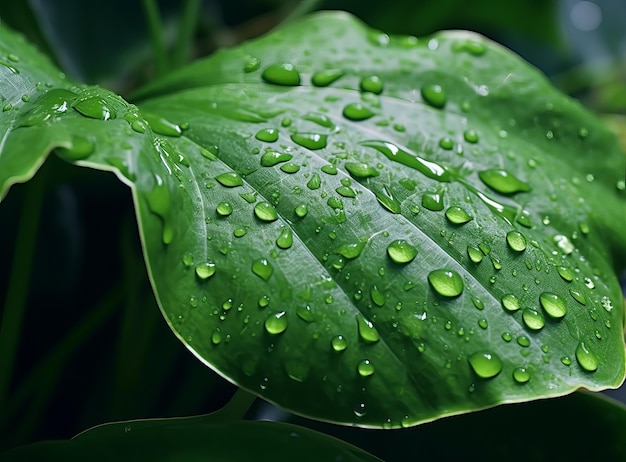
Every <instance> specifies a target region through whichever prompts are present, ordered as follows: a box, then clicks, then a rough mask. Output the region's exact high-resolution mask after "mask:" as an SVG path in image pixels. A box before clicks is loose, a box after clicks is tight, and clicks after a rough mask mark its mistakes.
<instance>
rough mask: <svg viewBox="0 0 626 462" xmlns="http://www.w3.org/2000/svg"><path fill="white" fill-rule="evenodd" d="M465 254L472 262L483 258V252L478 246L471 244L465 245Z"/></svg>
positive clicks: (477, 261)
mask: <svg viewBox="0 0 626 462" xmlns="http://www.w3.org/2000/svg"><path fill="white" fill-rule="evenodd" d="M467 255H468V256H469V258H470V260H472V261H473V262H474V263H480V262H481V261H482V260H483V254H482V252H481V251H480V249H479V248H478V247H474V246H473V245H468V246H467Z"/></svg>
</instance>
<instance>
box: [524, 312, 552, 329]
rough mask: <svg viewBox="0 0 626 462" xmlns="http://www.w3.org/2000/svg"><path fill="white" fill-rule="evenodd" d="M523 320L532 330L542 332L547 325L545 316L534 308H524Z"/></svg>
mask: <svg viewBox="0 0 626 462" xmlns="http://www.w3.org/2000/svg"><path fill="white" fill-rule="evenodd" d="M522 319H523V320H524V324H526V327H528V328H529V329H532V330H541V329H543V326H545V324H546V320H545V319H544V317H543V314H541V312H539V311H537V310H534V309H532V308H524V309H523V310H522Z"/></svg>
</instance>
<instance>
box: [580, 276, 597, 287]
mask: <svg viewBox="0 0 626 462" xmlns="http://www.w3.org/2000/svg"><path fill="white" fill-rule="evenodd" d="M583 282H584V283H585V285H586V286H587V288H588V289H595V287H596V285H595V284H594V283H593V281H592V280H591V279H590V278H584V279H583Z"/></svg>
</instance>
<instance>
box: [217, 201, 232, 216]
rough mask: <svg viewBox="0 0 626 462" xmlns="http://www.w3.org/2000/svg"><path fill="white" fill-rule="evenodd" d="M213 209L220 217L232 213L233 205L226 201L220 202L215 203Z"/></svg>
mask: <svg viewBox="0 0 626 462" xmlns="http://www.w3.org/2000/svg"><path fill="white" fill-rule="evenodd" d="M215 211H216V212H217V214H218V215H219V216H221V217H228V216H230V215H231V214H232V213H233V206H232V205H230V204H229V203H228V202H220V203H219V204H217V207H216V208H215Z"/></svg>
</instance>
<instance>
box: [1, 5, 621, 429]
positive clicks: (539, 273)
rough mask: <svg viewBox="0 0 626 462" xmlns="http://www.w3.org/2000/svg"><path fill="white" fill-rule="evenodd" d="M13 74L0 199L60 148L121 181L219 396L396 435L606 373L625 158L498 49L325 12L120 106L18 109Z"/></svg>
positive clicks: (179, 319) (71, 103)
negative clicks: (400, 32)
mask: <svg viewBox="0 0 626 462" xmlns="http://www.w3.org/2000/svg"><path fill="white" fill-rule="evenodd" d="M5 35H6V32H5ZM5 40H8V39H5ZM25 74H27V72H26V67H25V68H24V72H22V73H20V74H14V75H10V76H9V77H10V79H13V80H14V81H16V82H20V84H19V85H22V86H23V88H24V90H23V91H28V92H29V94H30V96H31V98H30V102H28V103H23V104H22V103H20V102H19V98H18V100H17V104H14V108H13V109H12V110H10V111H7V112H5V113H3V114H2V119H1V120H2V121H3V123H4V124H5V126H6V127H8V130H6V129H5V130H6V132H5V134H4V135H3V139H5V140H6V143H5V144H4V148H3V150H2V151H1V152H0V163H1V164H2V165H3V169H2V172H3V173H2V175H5V178H3V179H2V182H3V184H4V189H6V187H7V185H8V184H10V183H11V182H13V181H16V178H17V180H24V179H26V178H27V175H25V174H22V175H17V174H15V173H14V171H15V170H18V171H19V169H18V167H19V168H25V169H26V172H28V173H29V174H32V171H33V168H34V167H35V166H36V165H37V162H40V159H41V157H42V156H43V155H45V153H46V152H47V151H48V150H49V149H52V148H54V147H56V146H61V147H63V148H65V149H64V150H62V152H61V153H60V154H61V155H62V156H63V157H64V158H66V159H68V160H73V161H75V162H77V163H78V164H80V165H86V166H92V167H95V168H99V169H111V170H114V171H116V172H117V173H118V175H119V176H120V177H121V178H122V179H123V180H124V181H125V182H126V183H128V184H129V185H131V187H132V188H133V194H134V198H135V203H136V208H137V215H138V220H139V225H140V231H141V236H142V240H143V245H144V251H145V256H146V261H147V263H148V269H149V273H150V276H151V279H152V282H153V287H154V290H155V293H156V296H157V299H158V301H159V304H160V306H161V308H162V310H163V313H164V315H165V317H166V319H167V321H168V323H169V324H170V325H171V327H172V329H173V330H174V332H175V333H176V335H177V336H178V337H179V338H180V339H181V341H183V342H184V343H185V344H186V345H187V346H188V347H189V348H190V349H191V351H193V352H194V353H195V354H196V355H197V356H198V357H199V358H200V359H201V360H202V361H204V362H205V363H206V364H207V365H209V366H210V367H212V368H213V369H215V370H216V371H218V372H219V373H220V374H222V375H223V376H224V377H226V378H228V379H229V380H231V381H233V382H234V383H236V384H238V385H240V386H242V387H244V388H246V389H248V390H250V391H252V392H254V393H257V394H259V395H261V396H263V397H264V398H266V399H268V400H270V401H273V402H276V403H278V404H279V405H281V406H283V407H285V408H287V409H290V410H292V411H295V412H297V413H300V414H304V415H309V416H312V417H315V418H319V419H323V420H331V421H336V422H345V423H353V424H356V425H362V426H386V427H398V426H407V425H413V424H416V423H419V422H424V421H428V420H432V419H436V418H438V417H441V416H444V415H450V414H457V413H462V412H467V411H470V410H475V409H481V408H484V407H489V406H493V405H496V404H500V403H509V402H517V401H525V400H530V399H536V398H541V397H548V396H558V395H563V394H566V393H569V392H571V391H572V390H574V389H576V388H578V387H585V388H588V389H592V390H598V389H602V388H606V387H617V386H619V384H620V383H621V382H622V380H623V377H624V344H623V340H622V315H623V306H622V298H621V291H620V287H619V284H618V282H617V279H616V276H615V269H616V268H618V265H623V260H620V259H619V257H620V255H623V254H624V249H625V247H626V242H625V238H624V233H623V229H622V226H623V224H622V223H623V218H624V217H626V200H625V198H624V183H623V181H624V180H623V172H624V158H623V157H622V155H621V153H620V151H619V147H618V146H617V144H616V141H615V139H614V137H613V135H611V133H610V132H609V131H608V130H607V129H605V128H604V126H603V125H602V124H601V123H600V122H599V121H597V120H596V119H595V118H594V117H593V116H592V115H591V114H589V113H588V112H586V111H585V110H584V109H583V108H582V107H581V106H580V105H578V104H577V103H575V102H574V101H572V100H570V99H568V98H566V97H564V96H563V95H560V94H558V93H557V92H556V91H555V90H554V89H552V87H551V86H550V85H549V84H548V82H547V81H546V80H545V79H544V78H543V77H542V76H540V75H539V74H538V73H537V72H536V71H535V70H533V69H532V68H530V67H529V66H528V65H527V64H526V63H524V62H522V61H520V60H519V59H518V58H516V57H515V56H513V55H512V54H511V53H510V52H508V51H506V50H504V49H502V48H501V47H499V46H497V45H495V44H493V43H490V42H488V41H486V40H485V39H483V38H481V37H479V36H476V35H472V34H468V33H460V32H447V33H442V34H438V35H436V36H434V37H430V38H427V39H415V38H413V37H389V36H387V35H385V34H383V33H380V32H377V31H372V30H370V29H368V28H366V27H365V26H363V25H362V24H360V23H359V22H357V21H356V20H354V19H353V18H352V17H350V16H348V15H345V14H340V13H336V14H330V13H325V14H319V15H315V16H312V17H310V18H309V19H306V20H304V21H301V22H298V23H294V24H292V25H290V26H288V27H285V28H283V29H282V30H279V31H276V32H275V33H273V34H271V35H269V36H267V37H265V38H262V39H259V40H257V41H253V42H250V43H247V44H244V45H242V46H239V47H237V48H234V49H231V50H226V51H222V52H219V53H217V54H216V55H215V56H213V57H211V58H209V59H207V60H204V61H199V62H198V63H196V64H195V65H193V66H190V67H189V68H187V69H185V70H183V71H181V72H179V73H176V74H174V75H171V76H170V77H168V78H165V79H164V80H162V81H160V82H157V83H155V84H154V85H152V86H150V87H148V88H146V89H144V90H143V91H142V92H140V93H138V94H137V97H138V98H141V103H140V104H139V106H140V111H139V110H138V109H137V108H136V107H134V106H131V105H128V104H126V103H125V102H124V101H122V100H121V99H119V98H118V97H116V96H114V95H111V94H109V93H107V92H105V91H103V90H100V89H94V88H77V87H71V86H69V84H66V83H64V81H61V80H59V81H56V80H55V81H54V82H53V87H54V88H53V89H51V90H49V91H48V92H47V93H46V94H45V95H43V96H41V97H40V99H36V96H37V93H36V88H35V86H34V85H33V84H32V82H33V81H34V80H37V79H36V78H35V79H31V80H30V81H29V80H28V79H29V78H30V75H28V76H25ZM24 82H26V83H24ZM28 82H31V83H28ZM60 87H63V88H69V89H70V90H71V91H72V92H73V93H72V94H68V93H66V92H64V91H63V90H60V89H59V88H60ZM60 100H62V101H63V102H67V105H66V106H63V105H59V101H60ZM52 103H54V104H52ZM59 107H66V108H67V110H65V111H60V110H59ZM51 108H52V109H51ZM54 108H56V109H54ZM69 108H73V109H69ZM29 111H30V112H29ZM42 111H44V112H43V113H45V114H51V115H50V117H48V118H43V117H40V116H39V114H41V113H42ZM45 111H47V112H45ZM33 114H35V115H36V117H35V116H34V115H33ZM37 117H39V118H38V119H37ZM31 120H34V121H35V122H33V123H32V124H31V123H30V121H31ZM25 121H28V123H27V122H25ZM24 125H28V126H27V127H24ZM18 127H19V128H18ZM26 140H34V141H30V143H31V146H29V147H28V148H27V147H26V146H28V145H27V144H25V143H26ZM41 140H48V141H46V143H45V144H43V142H42V141H41ZM35 142H39V143H40V145H37V146H36V147H35V148H33V147H32V144H33V143H35ZM32 151H35V152H34V153H32ZM31 153H32V154H31ZM28 156H31V157H28ZM10 159H21V160H20V161H17V160H16V161H15V162H13V163H11V161H10ZM23 159H31V160H30V164H29V165H27V166H26V167H24V165H23V164H22V163H20V162H22V160H23ZM25 163H26V162H25V161H24V164H25ZM4 166H6V168H4ZM7 175H8V176H7Z"/></svg>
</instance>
